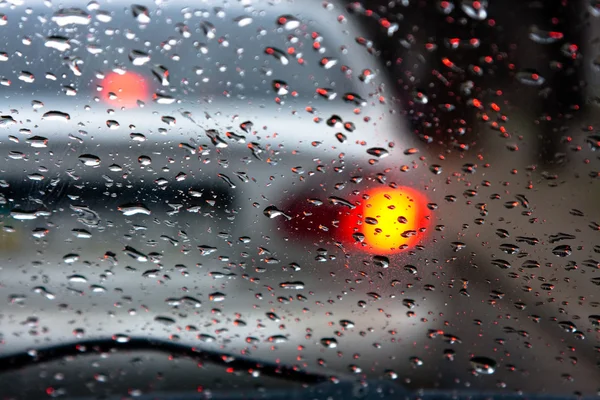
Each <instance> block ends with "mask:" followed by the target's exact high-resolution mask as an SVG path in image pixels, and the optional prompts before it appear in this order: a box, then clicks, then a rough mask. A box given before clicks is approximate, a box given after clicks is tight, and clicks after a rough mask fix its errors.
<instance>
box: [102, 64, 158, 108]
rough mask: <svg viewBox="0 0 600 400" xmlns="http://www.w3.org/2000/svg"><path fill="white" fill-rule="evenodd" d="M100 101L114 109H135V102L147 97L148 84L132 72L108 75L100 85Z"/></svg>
mask: <svg viewBox="0 0 600 400" xmlns="http://www.w3.org/2000/svg"><path fill="white" fill-rule="evenodd" d="M101 86H102V92H101V96H102V100H103V101H105V102H106V103H108V104H110V105H112V106H115V107H136V106H137V101H138V100H141V101H146V99H147V98H148V97H149V91H148V84H147V83H146V80H145V79H144V77H143V76H140V75H138V74H136V73H134V72H126V73H124V74H122V75H121V74H118V73H116V72H112V73H110V74H108V75H107V76H106V77H105V78H104V79H103V80H102V83H101Z"/></svg>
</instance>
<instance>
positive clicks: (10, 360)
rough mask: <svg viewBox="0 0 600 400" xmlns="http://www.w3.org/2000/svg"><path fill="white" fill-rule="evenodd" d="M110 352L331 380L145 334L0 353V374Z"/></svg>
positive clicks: (311, 380) (312, 381)
mask: <svg viewBox="0 0 600 400" xmlns="http://www.w3.org/2000/svg"><path fill="white" fill-rule="evenodd" d="M111 351H158V352H162V353H169V354H172V355H177V356H181V357H187V358H190V359H193V360H197V361H203V362H205V363H210V364H214V365H220V366H223V367H226V368H233V369H234V370H245V371H248V370H255V371H258V372H260V374H261V375H265V376H269V377H274V378H277V379H285V380H293V381H295V382H301V383H306V384H316V383H322V382H326V381H329V380H331V379H332V376H331V375H324V374H316V373H312V372H307V371H303V370H300V369H298V368H297V367H294V366H288V365H279V364H275V363H272V362H263V361H258V360H254V359H252V358H249V357H240V356H234V355H231V354H228V353H224V352H219V351H214V350H206V349H202V348H198V347H195V346H187V345H184V344H180V343H175V342H171V341H167V340H161V339H151V338H144V337H127V339H119V338H102V339H88V340H78V341H72V342H67V343H61V344H57V345H53V346H48V347H44V348H39V349H32V350H25V351H22V352H18V353H13V354H9V355H4V356H0V374H2V373H5V372H9V371H14V370H17V369H22V368H27V367H34V366H36V365H40V364H45V363H49V362H52V361H56V360H61V359H63V358H65V357H70V356H71V357H74V356H84V355H92V354H99V353H107V352H111Z"/></svg>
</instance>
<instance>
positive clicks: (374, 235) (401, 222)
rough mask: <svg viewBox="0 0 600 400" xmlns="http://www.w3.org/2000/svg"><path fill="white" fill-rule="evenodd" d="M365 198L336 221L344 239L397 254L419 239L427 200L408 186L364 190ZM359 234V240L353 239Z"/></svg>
mask: <svg viewBox="0 0 600 400" xmlns="http://www.w3.org/2000/svg"><path fill="white" fill-rule="evenodd" d="M365 194H366V195H368V198H366V199H365V198H364V197H363V198H361V199H360V203H361V204H360V206H357V207H356V208H355V209H354V210H352V211H350V212H348V213H346V215H345V216H344V217H342V218H341V220H340V228H341V235H342V236H343V237H344V239H345V240H344V242H346V243H348V242H351V243H354V244H355V245H356V246H359V247H361V248H362V249H363V250H366V251H369V252H372V253H380V254H381V253H384V254H389V253H397V252H400V251H403V250H407V249H411V248H413V247H415V246H416V245H417V244H419V243H420V242H422V241H423V239H424V238H425V235H426V231H427V227H428V226H429V223H430V211H429V209H428V208H427V199H426V198H425V196H424V195H423V194H422V193H420V192H419V191H417V190H415V189H412V188H409V187H398V188H396V189H391V188H378V189H373V190H369V191H366V193H365ZM357 237H362V243H361V242H360V241H358V242H357V241H356V238H357Z"/></svg>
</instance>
